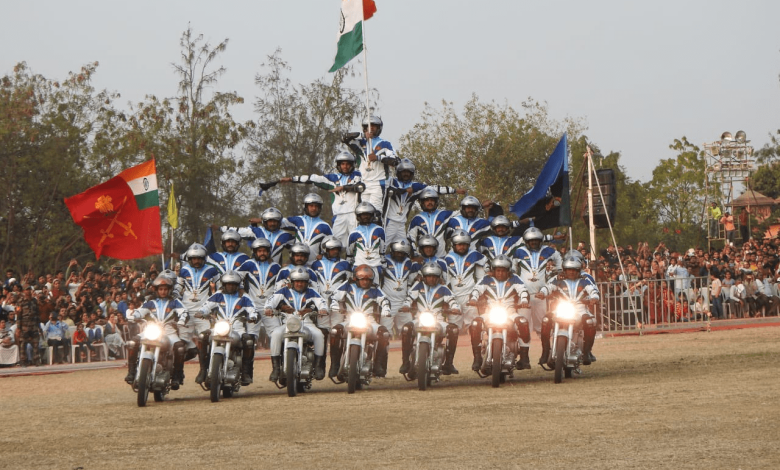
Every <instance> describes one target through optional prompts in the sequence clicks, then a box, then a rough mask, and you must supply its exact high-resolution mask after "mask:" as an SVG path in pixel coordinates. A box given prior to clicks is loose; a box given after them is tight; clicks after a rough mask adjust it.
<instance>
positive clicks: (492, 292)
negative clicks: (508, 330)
mask: <svg viewBox="0 0 780 470" xmlns="http://www.w3.org/2000/svg"><path fill="white" fill-rule="evenodd" d="M480 298H482V299H483V300H485V301H487V308H486V309H485V311H484V312H483V314H482V316H483V317H484V316H485V315H487V313H488V312H489V311H490V307H491V306H493V305H498V306H501V307H504V308H505V309H506V311H507V314H508V316H509V319H510V320H511V322H510V323H511V324H512V325H514V320H515V318H517V317H518V316H519V315H520V314H519V313H518V308H517V307H518V306H519V305H522V304H524V303H526V302H528V291H526V290H525V286H524V285H523V281H522V280H521V279H520V278H519V277H518V276H517V275H516V274H512V275H511V276H509V279H507V280H506V281H499V280H498V279H496V278H494V277H493V276H485V277H484V278H483V279H482V280H481V281H480V282H479V284H477V285H476V286H474V290H472V291H471V300H473V301H478V300H479V299H480ZM512 328H513V329H514V328H515V327H514V326H512ZM518 342H519V344H520V346H521V347H528V343H526V342H524V341H523V340H522V339H519V338H518Z"/></svg>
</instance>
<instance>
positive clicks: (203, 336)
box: [198, 330, 211, 342]
mask: <svg viewBox="0 0 780 470" xmlns="http://www.w3.org/2000/svg"><path fill="white" fill-rule="evenodd" d="M209 336H211V331H209V330H206V331H204V332H203V333H201V334H199V335H198V338H199V339H200V340H201V341H206V342H208V340H209Z"/></svg>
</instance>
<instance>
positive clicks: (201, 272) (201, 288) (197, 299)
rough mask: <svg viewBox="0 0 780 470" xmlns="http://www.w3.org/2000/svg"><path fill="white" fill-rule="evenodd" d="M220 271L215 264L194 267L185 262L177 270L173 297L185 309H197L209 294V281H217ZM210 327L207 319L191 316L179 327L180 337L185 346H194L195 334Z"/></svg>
mask: <svg viewBox="0 0 780 470" xmlns="http://www.w3.org/2000/svg"><path fill="white" fill-rule="evenodd" d="M220 276H221V273H220V271H219V269H217V267H216V266H213V265H210V264H206V265H203V266H202V267H201V268H199V269H196V268H194V267H192V265H189V264H185V265H184V266H182V268H181V270H179V277H178V278H177V279H176V286H175V287H174V288H173V295H174V297H176V298H178V299H180V301H181V303H182V305H183V306H184V308H185V309H187V311H190V312H195V311H197V310H199V309H200V308H201V307H202V306H203V305H204V304H205V303H206V301H207V300H208V298H209V295H210V294H211V289H210V287H211V282H212V281H213V282H215V283H216V282H217V281H219V277H220ZM209 328H211V324H210V323H209V322H208V320H204V319H202V318H192V319H191V320H190V321H189V322H188V323H187V325H186V326H183V327H180V328H179V335H180V336H181V339H182V340H184V341H186V342H187V348H188V349H191V348H194V347H195V342H194V341H193V340H192V339H193V337H194V336H195V335H196V334H200V333H202V332H204V331H206V330H208V329H209Z"/></svg>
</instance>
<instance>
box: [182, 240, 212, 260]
mask: <svg viewBox="0 0 780 470" xmlns="http://www.w3.org/2000/svg"><path fill="white" fill-rule="evenodd" d="M208 254H209V253H208V251H207V250H206V247H205V246H203V245H201V244H200V243H193V244H192V245H191V246H190V247H189V248H188V249H187V259H192V258H205V257H206V256H208Z"/></svg>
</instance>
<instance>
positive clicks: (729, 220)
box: [720, 211, 737, 246]
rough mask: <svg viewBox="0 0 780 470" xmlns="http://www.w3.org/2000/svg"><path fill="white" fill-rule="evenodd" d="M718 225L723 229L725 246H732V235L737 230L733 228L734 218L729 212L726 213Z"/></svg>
mask: <svg viewBox="0 0 780 470" xmlns="http://www.w3.org/2000/svg"><path fill="white" fill-rule="evenodd" d="M720 223H722V224H723V229H724V230H725V231H726V242H727V244H728V245H729V246H734V233H735V232H736V230H737V229H736V227H735V226H734V216H732V215H731V212H729V211H726V214H725V215H724V216H723V217H721V219H720Z"/></svg>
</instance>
